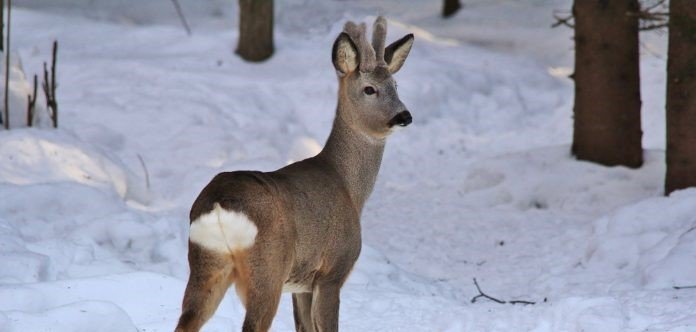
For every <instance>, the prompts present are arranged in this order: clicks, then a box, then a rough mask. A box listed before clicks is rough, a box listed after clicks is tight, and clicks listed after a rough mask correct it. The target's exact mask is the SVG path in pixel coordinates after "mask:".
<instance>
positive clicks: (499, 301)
mask: <svg viewBox="0 0 696 332" xmlns="http://www.w3.org/2000/svg"><path fill="white" fill-rule="evenodd" d="M474 285H476V289H477V290H478V292H479V295H476V296H474V297H473V298H471V303H476V300H478V299H479V298H481V297H483V298H487V299H489V300H491V301H493V302H496V303H499V304H506V303H509V304H512V305H515V304H524V305H530V304H531V305H534V304H536V302H533V301H524V300H512V301H503V300H499V299H496V298H495V297H492V296H490V295H488V294H486V293H484V292H483V291H482V290H481V287H480V286H479V284H478V282H477V281H476V278H474ZM544 302H546V299H544Z"/></svg>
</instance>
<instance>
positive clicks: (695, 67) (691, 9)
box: [665, 0, 696, 195]
mask: <svg viewBox="0 0 696 332" xmlns="http://www.w3.org/2000/svg"><path fill="white" fill-rule="evenodd" d="M667 56H668V58H667V175H666V176H665V194H666V195H669V193H671V192H672V191H674V190H678V189H683V188H687V187H695V186H696V5H695V4H694V2H693V0H671V1H670V4H669V46H668V50H667Z"/></svg>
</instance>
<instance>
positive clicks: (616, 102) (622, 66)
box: [572, 0, 643, 167]
mask: <svg viewBox="0 0 696 332" xmlns="http://www.w3.org/2000/svg"><path fill="white" fill-rule="evenodd" d="M638 13H640V5H639V3H638V0H612V1H608V0H575V1H574V4H573V17H574V19H575V23H574V27H575V73H574V74H573V75H572V78H573V79H574V80H575V107H574V109H573V113H574V131H573V145H572V152H573V154H574V155H575V156H576V157H577V158H578V159H581V160H587V161H592V162H596V163H600V164H603V165H608V166H613V165H624V166H628V167H640V166H641V165H642V163H643V150H642V147H641V137H642V131H641V121H640V108H641V100H640V74H639V62H638V61H639V56H638V45H639V43H638V29H639V15H638Z"/></svg>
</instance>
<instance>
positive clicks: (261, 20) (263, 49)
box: [236, 0, 273, 62]
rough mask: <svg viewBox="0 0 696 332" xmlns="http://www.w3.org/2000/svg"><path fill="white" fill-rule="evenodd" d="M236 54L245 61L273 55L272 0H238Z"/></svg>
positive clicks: (258, 59)
mask: <svg viewBox="0 0 696 332" xmlns="http://www.w3.org/2000/svg"><path fill="white" fill-rule="evenodd" d="M236 52H237V54H239V56H241V57H242V59H244V60H247V61H255V62H256V61H263V60H266V59H268V58H270V57H271V55H273V0H239V43H238V44H237V51H236Z"/></svg>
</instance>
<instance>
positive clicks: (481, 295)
mask: <svg viewBox="0 0 696 332" xmlns="http://www.w3.org/2000/svg"><path fill="white" fill-rule="evenodd" d="M474 285H476V289H478V291H479V295H476V296H474V297H473V298H472V299H471V303H476V300H478V299H479V298H480V297H485V298H487V299H489V300H491V301H494V302H498V303H500V304H505V301H501V300H498V299H496V298H495V297H491V296H488V295H486V293H484V292H483V291H482V290H481V287H479V284H478V282H476V278H474Z"/></svg>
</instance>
